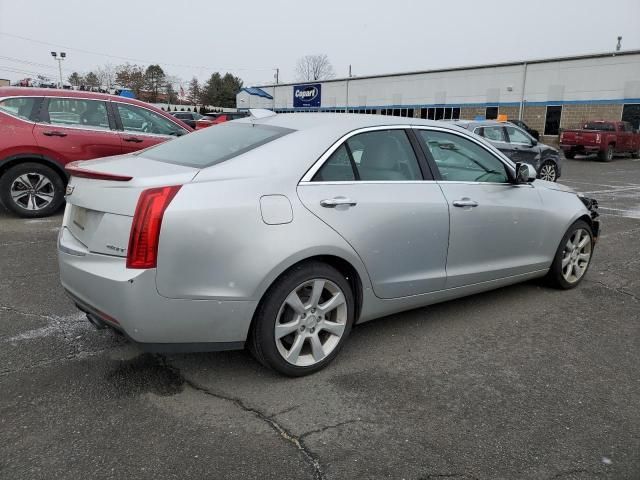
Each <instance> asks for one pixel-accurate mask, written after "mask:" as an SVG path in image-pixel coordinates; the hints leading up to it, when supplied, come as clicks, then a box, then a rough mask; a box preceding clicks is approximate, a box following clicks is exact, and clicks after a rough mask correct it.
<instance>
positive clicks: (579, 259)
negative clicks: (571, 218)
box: [562, 228, 591, 283]
mask: <svg viewBox="0 0 640 480" xmlns="http://www.w3.org/2000/svg"><path fill="white" fill-rule="evenodd" d="M590 261H591V235H590V234H589V232H587V231H586V230H585V229H583V228H579V229H577V230H576V231H575V232H573V234H572V235H571V236H570V237H569V240H567V243H566V245H565V247H564V251H563V253H562V276H563V277H564V279H565V280H566V281H567V282H568V283H576V282H577V281H578V280H580V279H581V278H582V276H583V275H584V273H585V272H586V271H587V267H588V266H589V262H590Z"/></svg>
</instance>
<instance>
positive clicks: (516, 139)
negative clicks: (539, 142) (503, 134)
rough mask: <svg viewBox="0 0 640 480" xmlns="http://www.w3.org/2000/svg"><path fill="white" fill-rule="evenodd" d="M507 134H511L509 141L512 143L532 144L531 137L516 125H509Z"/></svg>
mask: <svg viewBox="0 0 640 480" xmlns="http://www.w3.org/2000/svg"><path fill="white" fill-rule="evenodd" d="M507 134H508V135H509V141H510V142H511V143H517V144H519V145H529V146H530V145H531V138H530V137H529V135H527V134H526V133H524V132H523V131H522V130H520V129H519V128H516V127H507Z"/></svg>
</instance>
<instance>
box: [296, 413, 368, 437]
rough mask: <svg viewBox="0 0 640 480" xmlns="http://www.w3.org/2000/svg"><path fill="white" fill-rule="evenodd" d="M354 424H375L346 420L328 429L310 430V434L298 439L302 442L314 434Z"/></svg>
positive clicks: (358, 420) (328, 426) (305, 433)
mask: <svg viewBox="0 0 640 480" xmlns="http://www.w3.org/2000/svg"><path fill="white" fill-rule="evenodd" d="M352 423H373V422H362V421H361V420H360V419H359V418H358V419H357V420H345V421H344V422H340V423H336V424H335V425H327V426H326V427H322V428H317V429H315V430H309V431H308V432H304V433H303V434H302V435H300V436H299V437H298V438H299V439H300V440H303V439H305V438H306V437H308V436H309V435H313V434H314V433H324V432H326V431H327V430H332V429H334V428H340V427H342V426H343V425H349V424H352Z"/></svg>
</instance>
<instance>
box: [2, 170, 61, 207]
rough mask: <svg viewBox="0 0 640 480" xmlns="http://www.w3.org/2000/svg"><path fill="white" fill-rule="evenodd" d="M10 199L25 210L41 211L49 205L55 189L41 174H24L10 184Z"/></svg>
mask: <svg viewBox="0 0 640 480" xmlns="http://www.w3.org/2000/svg"><path fill="white" fill-rule="evenodd" d="M10 195H11V199H12V200H13V201H14V203H15V204H16V205H18V206H19V207H21V208H24V209H25V210H42V209H43V208H46V207H47V206H49V204H51V202H52V201H53V199H54V196H55V187H54V185H53V183H52V182H51V180H49V179H48V178H47V177H46V176H45V175H42V174H41V173H35V172H32V173H24V174H22V175H20V176H19V177H16V179H15V180H14V181H13V182H12V183H11V188H10Z"/></svg>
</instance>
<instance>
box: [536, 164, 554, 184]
mask: <svg viewBox="0 0 640 480" xmlns="http://www.w3.org/2000/svg"><path fill="white" fill-rule="evenodd" d="M556 177H557V172H556V166H555V165H554V164H553V163H545V164H544V165H542V168H541V169H540V179H541V180H547V181H548V182H555V181H556Z"/></svg>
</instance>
